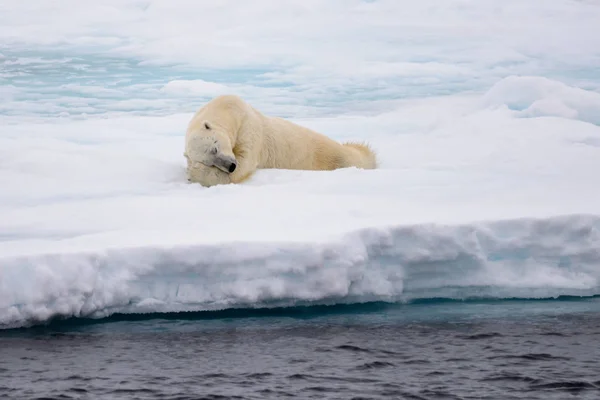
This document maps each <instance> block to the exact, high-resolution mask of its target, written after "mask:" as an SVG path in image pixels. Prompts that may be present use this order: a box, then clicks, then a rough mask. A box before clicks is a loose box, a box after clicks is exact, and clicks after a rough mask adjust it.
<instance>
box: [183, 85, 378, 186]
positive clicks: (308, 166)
mask: <svg viewBox="0 0 600 400" xmlns="http://www.w3.org/2000/svg"><path fill="white" fill-rule="evenodd" d="M184 157H185V158H186V160H187V177H188V181H190V182H195V183H200V184H201V185H202V186H206V187H209V186H214V185H219V184H228V183H241V182H244V181H245V180H247V179H248V178H250V177H251V176H252V174H253V173H254V172H255V171H256V170H257V169H262V168H264V169H267V168H277V169H295V170H334V169H338V168H347V167H357V168H361V169H375V168H377V160H376V155H375V153H374V152H373V150H372V149H371V148H370V146H369V145H368V144H363V143H344V144H340V143H338V142H336V141H334V140H332V139H330V138H328V137H327V136H324V135H322V134H320V133H317V132H315V131H312V130H310V129H308V128H305V127H303V126H300V125H297V124H295V123H292V122H290V121H287V120H285V119H282V118H279V117H271V116H266V115H263V114H262V113H261V112H259V111H257V110H256V109H254V108H253V107H252V106H251V105H250V104H248V103H247V102H245V101H244V100H242V99H241V98H240V97H238V96H235V95H222V96H218V97H215V98H214V99H212V100H211V101H209V102H208V103H207V104H205V105H204V106H203V107H201V108H200V109H199V110H198V111H197V112H196V113H195V114H194V116H193V117H192V119H191V121H190V122H189V124H188V126H187V131H186V134H185V151H184Z"/></svg>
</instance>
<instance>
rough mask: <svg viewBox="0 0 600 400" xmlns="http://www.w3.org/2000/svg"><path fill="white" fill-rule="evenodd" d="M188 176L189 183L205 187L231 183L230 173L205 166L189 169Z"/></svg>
mask: <svg viewBox="0 0 600 400" xmlns="http://www.w3.org/2000/svg"><path fill="white" fill-rule="evenodd" d="M187 176H188V182H191V183H199V184H200V185H202V186H205V187H211V186H216V185H226V184H228V183H231V178H230V176H229V174H228V173H225V172H223V171H221V170H220V169H218V168H215V167H207V166H206V165H204V164H200V165H199V166H194V167H193V168H188V170H187Z"/></svg>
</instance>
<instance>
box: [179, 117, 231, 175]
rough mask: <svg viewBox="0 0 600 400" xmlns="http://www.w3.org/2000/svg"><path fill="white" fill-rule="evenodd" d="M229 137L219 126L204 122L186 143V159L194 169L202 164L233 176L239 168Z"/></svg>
mask: <svg viewBox="0 0 600 400" xmlns="http://www.w3.org/2000/svg"><path fill="white" fill-rule="evenodd" d="M231 148H232V146H231V142H230V140H229V136H228V135H227V134H226V133H225V132H224V130H223V129H220V128H219V127H218V126H217V125H213V124H211V123H210V122H208V121H204V122H203V123H202V124H201V125H200V127H199V129H197V130H195V131H194V132H193V134H192V135H190V137H189V139H188V140H187V143H186V149H185V154H184V155H185V157H186V158H187V159H188V163H189V164H191V167H192V168H193V167H194V166H195V165H196V166H199V165H197V164H198V163H199V164H202V165H204V166H206V167H215V168H218V169H220V170H221V171H223V172H225V173H228V174H231V173H232V172H233V171H235V169H236V168H237V161H236V159H235V155H234V154H233V152H232V149H231Z"/></svg>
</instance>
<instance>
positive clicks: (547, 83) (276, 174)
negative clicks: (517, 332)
mask: <svg viewBox="0 0 600 400" xmlns="http://www.w3.org/2000/svg"><path fill="white" fill-rule="evenodd" d="M33 3H35V6H34V5H32V2H28V3H27V5H25V3H10V4H9V3H2V4H0V38H1V39H0V54H1V55H0V85H1V88H2V90H0V100H1V102H0V327H3V328H5V327H15V326H27V325H29V324H32V323H34V322H44V321H47V320H48V319H49V318H52V317H54V316H95V317H101V316H105V315H110V314H111V313H114V312H152V311H183V310H210V309H218V308H226V307H256V306H276V305H294V304H302V303H319V304H321V303H336V302H353V301H359V302H360V301H370V300H384V301H405V300H411V299H416V298H425V297H450V298H461V299H462V298H469V297H477V296H484V297H486V296H487V297H500V298H502V297H515V296H516V297H553V296H558V295H563V294H571V295H585V296H587V295H594V294H600V267H599V266H600V253H599V252H598V250H597V249H598V248H600V246H599V245H600V230H599V229H600V201H598V199H600V187H599V186H598V185H597V184H596V182H597V173H598V171H600V76H599V75H598V73H597V71H598V65H600V43H599V39H598V38H599V37H600V28H599V27H598V24H597V21H598V20H599V19H600V6H599V5H597V4H594V3H592V2H572V1H555V2H552V4H549V3H548V2H545V1H531V2H527V4H523V3H522V2H518V1H506V2H503V3H502V4H498V3H497V2H493V1H476V2H475V1H459V0H452V1H448V2H445V3H444V4H443V5H440V4H439V2H433V1H428V0H425V1H421V2H418V3H412V2H399V1H391V0H390V1H373V2H364V1H350V2H344V3H341V2H337V1H332V2H317V1H314V2H312V1H310V2H306V1H304V0H303V1H291V2H286V4H285V5H282V4H280V3H279V2H268V1H257V2H252V4H250V3H249V4H241V3H240V4H238V2H219V3H218V4H217V3H214V4H208V3H202V2H189V1H174V2H169V3H168V4H167V3H165V2H160V1H146V2H139V1H129V0H128V1H118V2H117V1H112V0H111V1H107V2H104V3H102V4H94V5H90V4H86V5H85V6H84V5H82V4H81V3H80V2H76V1H70V0H69V1H65V2H61V3H60V4H59V3H56V4H55V3H48V2H37V3H36V2H33ZM199 15H201V16H202V18H200V19H199V18H198V16H199ZM275 15H276V16H277V17H276V18H275V17H273V16H275ZM49 16H54V17H56V18H58V16H60V23H58V22H57V20H56V18H49ZM175 21H176V22H175ZM199 21H200V22H201V23H199ZM256 21H261V23H260V24H257V23H256ZM324 38H326V39H327V40H325V39H324ZM232 54H235V56H234V57H233V56H232ZM222 93H236V94H239V95H241V96H243V97H244V98H245V99H246V100H248V101H249V102H251V103H252V104H253V105H254V106H255V107H257V108H258V109H260V110H262V111H263V112H265V113H267V114H272V115H279V116H282V117H285V118H289V119H291V120H293V121H295V122H298V123H300V124H303V125H305V126H308V127H311V128H313V129H316V130H318V131H320V132H323V133H326V134H327V135H329V136H331V137H333V138H335V139H337V140H340V141H344V140H368V141H369V142H370V143H371V144H372V146H373V147H374V148H375V149H376V150H377V152H378V155H379V158H380V164H381V168H379V169H377V170H373V171H363V170H358V169H354V168H350V169H345V170H338V171H333V172H314V171H281V170H262V171H259V172H258V173H257V174H256V175H255V176H254V177H253V178H252V179H251V180H250V181H249V182H247V183H245V184H242V185H227V186H218V187H212V188H203V187H200V186H198V185H194V184H189V183H187V182H186V179H185V164H184V158H183V133H184V131H185V127H186V125H187V123H188V121H189V119H190V118H191V116H192V113H193V112H194V111H195V110H196V109H197V108H198V107H199V106H201V104H202V103H203V102H204V101H206V100H208V99H209V98H210V97H212V96H215V95H218V94H222Z"/></svg>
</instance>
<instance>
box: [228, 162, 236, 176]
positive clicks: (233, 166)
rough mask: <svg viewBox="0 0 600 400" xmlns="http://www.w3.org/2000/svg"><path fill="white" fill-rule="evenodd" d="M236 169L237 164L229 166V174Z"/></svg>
mask: <svg viewBox="0 0 600 400" xmlns="http://www.w3.org/2000/svg"><path fill="white" fill-rule="evenodd" d="M236 167H237V164H236V163H234V162H232V163H231V165H230V166H229V173H230V174H231V173H232V172H233V171H235V169H236Z"/></svg>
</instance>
